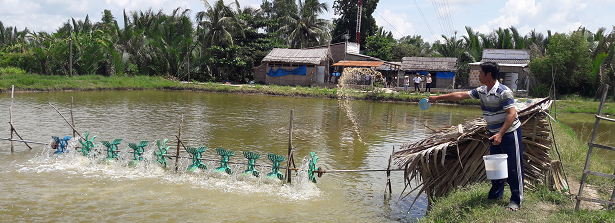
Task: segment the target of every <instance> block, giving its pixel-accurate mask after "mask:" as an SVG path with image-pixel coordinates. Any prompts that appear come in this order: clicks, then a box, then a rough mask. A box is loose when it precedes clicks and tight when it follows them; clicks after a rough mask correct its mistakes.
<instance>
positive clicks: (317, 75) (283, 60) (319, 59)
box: [254, 48, 333, 86]
mask: <svg viewBox="0 0 615 223" xmlns="http://www.w3.org/2000/svg"><path fill="white" fill-rule="evenodd" d="M332 63H333V59H332V57H331V52H330V51H329V49H327V48H322V49H281V48H275V49H273V50H271V52H269V54H267V56H265V58H263V60H262V62H261V65H260V66H258V67H255V68H254V82H256V83H261V84H275V85H293V86H294V85H301V86H310V85H313V84H324V83H325V81H326V80H328V77H329V66H330V65H331V64H332ZM302 66H305V67H306V69H305V70H306V72H305V73H304V74H287V75H283V76H271V74H272V72H276V71H279V70H278V69H283V70H282V71H292V70H295V69H297V68H301V67H302Z"/></svg>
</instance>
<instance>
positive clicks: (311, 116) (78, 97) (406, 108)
mask: <svg viewBox="0 0 615 223" xmlns="http://www.w3.org/2000/svg"><path fill="white" fill-rule="evenodd" d="M71 96H73V97H74V117H75V122H76V126H77V129H78V130H79V131H80V132H81V133H82V134H83V133H85V132H90V134H93V135H96V136H97V138H96V139H95V140H94V143H95V144H97V145H100V141H101V140H109V141H111V140H113V139H114V138H122V139H124V141H123V142H122V144H120V146H119V148H120V150H122V153H121V155H122V157H124V158H125V159H124V160H120V161H117V162H114V163H111V164H103V163H102V162H101V159H102V157H98V158H85V157H82V156H81V155H80V154H79V153H76V152H75V151H71V152H70V153H68V154H66V155H63V156H54V155H53V154H52V153H53V151H52V150H51V149H50V148H49V147H46V146H43V145H33V147H34V149H33V150H29V149H27V147H25V146H24V145H23V144H22V143H15V153H13V154H11V152H10V143H9V142H7V141H0V179H2V180H1V181H0V188H2V191H3V192H2V194H3V196H1V197H0V221H106V222H111V221H113V222H116V221H135V220H136V221H144V220H153V221H173V222H180V221H181V222H185V221H189V222H247V221H256V222H289V221H291V222H338V221H339V222H388V221H400V220H402V221H403V220H410V219H412V218H415V217H419V218H420V217H421V216H422V215H424V212H425V210H424V209H425V200H424V199H423V198H422V199H420V200H419V203H418V205H416V206H415V207H416V208H413V209H412V210H410V212H407V211H408V207H409V205H410V203H411V201H412V200H411V197H409V198H406V199H402V200H399V196H400V193H401V191H402V189H403V186H404V184H403V178H402V172H393V173H392V182H393V197H392V198H391V199H384V187H385V183H386V174H385V173H384V172H363V173H326V174H325V175H324V176H323V177H322V178H318V179H317V180H318V183H317V184H313V183H310V182H307V180H306V179H307V176H306V174H305V172H299V175H298V176H296V177H295V178H294V182H293V184H292V185H281V184H279V183H278V182H277V181H275V180H267V179H263V178H251V177H243V176H241V175H240V174H232V175H230V176H229V175H225V174H219V173H215V172H213V171H212V169H214V168H216V167H218V166H219V165H220V164H219V162H213V161H212V162H205V164H206V165H207V166H208V167H209V169H208V170H206V171H198V172H196V173H191V172H186V171H185V169H186V167H187V166H188V165H190V164H191V160H188V159H180V163H179V166H180V171H179V172H178V173H175V171H173V168H168V169H164V168H162V167H161V165H159V164H156V163H154V162H152V161H153V160H155V157H154V156H153V155H151V154H152V152H153V151H154V150H155V149H156V148H155V144H154V143H151V144H150V145H151V146H149V147H147V148H146V159H148V160H147V161H144V162H141V163H140V165H139V166H137V167H136V168H133V167H128V165H127V163H128V162H129V161H130V160H131V159H132V154H129V153H127V151H129V150H130V151H132V150H131V149H129V147H128V146H127V145H128V143H129V142H133V143H137V142H139V141H140V140H149V141H151V142H154V141H155V140H162V139H165V138H166V139H169V145H171V146H173V148H172V149H171V151H175V145H176V143H177V141H176V140H175V135H177V133H178V129H179V121H180V115H182V114H183V115H184V124H183V127H182V128H183V130H182V138H183V139H184V140H185V144H186V146H193V147H196V146H207V147H210V149H209V150H207V151H206V152H204V153H203V157H205V158H212V159H219V156H218V155H217V154H216V152H215V149H214V148H218V147H221V148H226V149H228V150H233V151H238V152H237V153H236V155H235V156H232V157H231V159H230V160H231V161H237V162H245V161H246V159H245V158H244V157H243V155H242V154H241V153H240V152H239V151H253V152H259V153H263V154H267V153H276V154H280V155H286V153H287V148H288V126H289V116H290V110H291V109H294V127H293V137H292V138H293V145H294V146H295V147H296V148H297V151H296V154H295V157H296V158H295V159H296V161H297V165H302V163H303V167H304V168H305V167H307V166H306V165H305V163H306V162H305V160H304V161H302V159H304V158H305V157H307V156H309V153H310V152H316V154H317V156H319V157H320V158H319V159H318V163H317V166H321V167H323V168H325V169H336V170H343V169H351V170H356V169H386V166H387V161H388V158H389V155H390V154H391V150H392V148H393V146H395V147H399V145H401V144H402V143H404V142H409V141H414V140H418V139H422V138H424V137H426V135H428V134H429V132H430V131H429V130H426V128H425V127H424V125H428V126H430V127H431V128H433V129H438V128H441V127H444V126H449V125H456V124H459V123H462V122H464V121H465V120H466V119H471V118H475V117H477V116H479V115H480V110H479V109H478V108H468V107H461V106H438V105H434V106H432V107H431V108H430V109H429V110H426V111H421V110H419V108H418V105H417V104H408V103H383V102H366V101H341V100H326V99H309V98H287V97H275V96H261V95H235V94H221V93H201V92H176V91H103V92H57V93H16V94H15V99H14V105H13V123H14V125H15V127H16V129H17V131H18V133H19V134H20V135H21V136H23V137H24V138H26V139H28V140H32V141H37V142H51V136H65V135H70V134H71V129H70V127H68V125H67V124H66V123H65V121H64V120H63V119H62V118H61V116H60V115H58V114H57V113H56V112H55V111H54V110H53V109H52V108H51V107H50V106H49V105H48V104H47V102H51V103H52V104H53V105H55V106H56V107H57V108H58V109H59V110H61V111H62V112H63V114H64V115H65V116H66V117H67V118H69V117H70V114H69V108H70V99H71ZM9 105H10V94H1V95H0V113H1V114H2V115H0V123H5V124H2V125H0V137H2V138H8V137H9V133H10V130H9V127H8V124H7V122H8V121H9V120H8V119H9V117H8V114H9V109H8V108H9ZM184 155H187V154H185V153H184ZM169 164H170V165H171V166H174V165H175V161H174V160H171V161H169ZM257 164H270V161H269V160H267V158H266V155H264V156H263V157H262V158H260V159H258V160H257ZM231 168H233V170H235V171H236V172H240V171H243V170H244V169H245V166H244V165H231ZM258 170H260V172H261V174H263V175H264V174H267V173H269V172H271V170H270V169H269V168H264V167H263V168H258Z"/></svg>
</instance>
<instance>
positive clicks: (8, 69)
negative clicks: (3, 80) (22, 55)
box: [0, 67, 26, 75]
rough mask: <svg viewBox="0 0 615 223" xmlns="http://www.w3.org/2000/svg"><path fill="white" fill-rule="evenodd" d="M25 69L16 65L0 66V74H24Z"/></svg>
mask: <svg viewBox="0 0 615 223" xmlns="http://www.w3.org/2000/svg"><path fill="white" fill-rule="evenodd" d="M25 73H26V71H24V70H22V69H21V68H17V67H0V75H3V74H25Z"/></svg>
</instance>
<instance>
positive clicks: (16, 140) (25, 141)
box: [0, 138, 49, 145]
mask: <svg viewBox="0 0 615 223" xmlns="http://www.w3.org/2000/svg"><path fill="white" fill-rule="evenodd" d="M0 140H6V141H14V142H23V143H26V145H28V143H33V144H41V145H49V143H44V142H34V141H28V140H23V139H22V140H19V139H7V138H0Z"/></svg>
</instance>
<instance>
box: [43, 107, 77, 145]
mask: <svg viewBox="0 0 615 223" xmlns="http://www.w3.org/2000/svg"><path fill="white" fill-rule="evenodd" d="M47 104H49V106H51V107H52V108H53V110H56V112H57V113H58V114H60V116H62V118H63V119H64V121H65V122H66V124H67V125H68V126H70V127H71V128H72V129H73V130H74V131H75V132H76V133H77V135H79V137H81V138H83V136H82V135H81V134H79V131H77V129H75V127H74V126H73V125H71V124H70V122H68V120H66V117H64V115H62V113H60V111H58V109H57V108H56V107H55V106H53V105H52V104H51V102H47Z"/></svg>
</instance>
